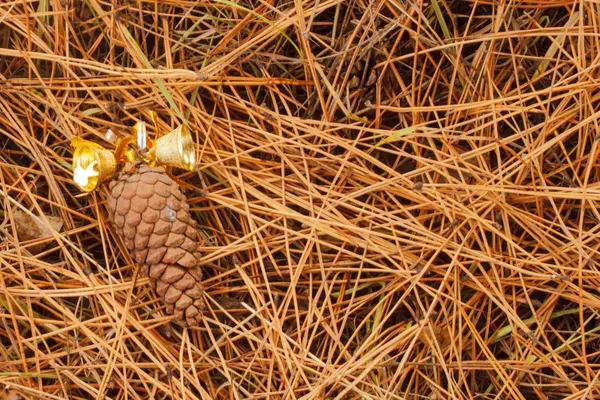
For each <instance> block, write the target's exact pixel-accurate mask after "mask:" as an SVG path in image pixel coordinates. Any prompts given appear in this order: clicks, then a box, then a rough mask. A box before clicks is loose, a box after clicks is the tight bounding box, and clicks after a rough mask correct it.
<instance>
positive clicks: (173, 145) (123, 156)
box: [71, 112, 196, 192]
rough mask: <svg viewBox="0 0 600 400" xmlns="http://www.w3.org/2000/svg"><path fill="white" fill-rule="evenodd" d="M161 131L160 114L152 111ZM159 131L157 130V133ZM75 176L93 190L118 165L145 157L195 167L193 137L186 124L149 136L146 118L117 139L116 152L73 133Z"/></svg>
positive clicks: (152, 161) (149, 161) (157, 162)
mask: <svg viewBox="0 0 600 400" xmlns="http://www.w3.org/2000/svg"><path fill="white" fill-rule="evenodd" d="M150 115H151V116H152V120H153V122H154V125H155V127H156V129H157V132H158V118H157V115H156V113H155V112H151V113H150ZM111 132H112V131H111ZM157 134H158V133H157ZM71 146H72V147H73V148H74V152H73V180H74V181H75V183H76V184H77V186H79V187H80V188H81V189H82V190H83V191H85V192H91V191H93V190H94V189H96V188H97V187H98V185H100V184H101V183H103V182H106V181H107V180H110V179H111V178H113V177H114V176H115V175H116V174H117V165H118V164H124V163H126V162H132V161H136V160H138V161H143V162H145V163H147V164H149V165H151V166H169V167H177V168H182V169H186V170H188V171H193V170H194V168H195V166H196V157H195V149H194V141H193V140H192V135H191V134H190V131H189V129H188V128H187V126H185V125H181V126H178V127H177V128H175V129H174V130H173V131H171V132H169V133H168V134H166V135H163V136H161V137H159V138H158V139H156V140H155V141H153V140H151V139H149V138H148V135H147V133H146V124H145V122H138V123H136V124H135V125H134V126H133V127H131V128H130V134H129V135H127V136H125V137H122V138H120V139H119V140H118V142H117V144H116V146H115V150H114V152H111V151H110V150H107V149H105V148H104V147H102V146H100V145H99V144H96V143H94V142H90V141H89V140H85V139H82V138H80V137H76V136H75V137H73V138H72V140H71Z"/></svg>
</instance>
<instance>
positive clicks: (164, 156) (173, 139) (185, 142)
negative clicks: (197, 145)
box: [148, 125, 196, 171]
mask: <svg viewBox="0 0 600 400" xmlns="http://www.w3.org/2000/svg"><path fill="white" fill-rule="evenodd" d="M148 158H149V159H150V162H151V163H153V164H155V165H168V166H171V167H177V168H183V169H187V170H188V171H194V169H195V168H196V153H195V149H194V141H193V140H192V135H191V134H190V130H189V129H188V128H187V126H184V125H181V126H179V127H178V128H176V129H174V130H173V131H171V132H169V133H167V134H166V135H164V136H161V137H160V138H158V139H156V141H155V142H154V145H153V147H152V148H151V149H150V151H149V153H148Z"/></svg>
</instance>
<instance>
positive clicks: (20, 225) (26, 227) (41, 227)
mask: <svg viewBox="0 0 600 400" xmlns="http://www.w3.org/2000/svg"><path fill="white" fill-rule="evenodd" d="M46 219H48V222H49V225H46V223H45V222H44V221H43V220H42V219H41V218H39V217H36V216H33V215H30V214H28V213H26V212H24V211H16V212H15V213H14V220H15V228H16V230H17V235H18V236H19V242H20V243H24V242H28V241H30V240H36V239H45V238H49V237H52V230H55V231H57V232H60V230H61V229H62V227H63V225H64V222H63V220H62V219H61V218H59V217H55V216H52V215H46ZM48 245H49V243H40V244H36V245H34V246H31V247H29V251H30V252H31V253H32V254H37V253H40V252H41V251H42V250H44V249H45V248H46V247H48Z"/></svg>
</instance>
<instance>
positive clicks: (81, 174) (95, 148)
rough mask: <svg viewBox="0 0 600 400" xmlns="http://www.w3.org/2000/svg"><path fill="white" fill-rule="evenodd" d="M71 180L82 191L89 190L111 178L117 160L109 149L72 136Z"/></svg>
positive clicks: (115, 168) (115, 169)
mask: <svg viewBox="0 0 600 400" xmlns="http://www.w3.org/2000/svg"><path fill="white" fill-rule="evenodd" d="M71 145H72V146H73V148H74V149H75V151H74V152H73V180H74V181H75V183H76V184H77V186H79V187H80V188H81V189H82V190H83V191H86V192H91V191H92V190H94V189H95V188H96V187H97V186H98V185H99V184H101V183H102V182H105V181H107V180H108V179H110V178H112V177H113V176H114V175H115V173H116V171H117V161H116V159H115V156H114V155H113V153H112V152H111V151H110V150H106V149H105V148H104V147H102V146H100V145H98V144H96V143H94V142H90V141H88V140H85V139H82V138H80V137H77V136H74V137H73V139H72V140H71Z"/></svg>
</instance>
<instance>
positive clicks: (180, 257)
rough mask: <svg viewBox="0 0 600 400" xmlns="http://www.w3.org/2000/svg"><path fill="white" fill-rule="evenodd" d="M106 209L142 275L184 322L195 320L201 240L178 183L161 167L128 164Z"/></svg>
mask: <svg viewBox="0 0 600 400" xmlns="http://www.w3.org/2000/svg"><path fill="white" fill-rule="evenodd" d="M109 188H110V191H111V193H110V196H109V197H108V212H109V216H110V218H111V220H112V222H113V223H114V224H115V227H116V229H117V233H118V234H119V235H120V236H121V238H123V240H124V242H125V246H126V247H127V249H128V250H129V251H130V252H131V256H132V258H133V260H134V261H135V262H137V263H139V264H140V265H141V273H142V275H143V276H149V277H150V283H151V284H152V287H153V288H154V289H155V290H156V292H157V293H158V295H159V296H160V297H161V298H162V300H163V302H164V303H165V304H166V306H167V313H169V314H174V316H175V318H176V320H177V321H178V322H179V323H180V324H182V325H184V326H189V325H198V324H199V322H200V318H201V313H200V310H201V309H202V308H204V302H203V300H202V285H201V284H200V280H201V278H202V271H201V270H200V265H199V260H200V253H199V249H200V245H201V241H200V238H199V236H198V232H197V231H196V221H194V220H193V219H192V217H191V216H190V213H189V206H188V204H187V201H186V198H185V197H184V195H183V194H182V193H181V191H180V190H179V186H178V185H177V184H176V183H175V182H174V181H173V180H172V179H171V178H170V177H169V176H168V175H167V174H165V170H164V168H162V167H149V166H147V165H144V164H142V163H139V162H138V163H129V164H127V165H126V166H125V168H123V170H122V171H121V173H120V174H119V178H118V180H115V181H113V182H111V183H110V186H109Z"/></svg>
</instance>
